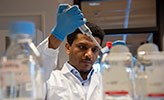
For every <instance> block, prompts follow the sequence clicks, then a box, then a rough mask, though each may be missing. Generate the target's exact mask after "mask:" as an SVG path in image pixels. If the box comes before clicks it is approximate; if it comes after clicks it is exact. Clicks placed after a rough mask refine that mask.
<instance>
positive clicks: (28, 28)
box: [9, 21, 35, 37]
mask: <svg viewBox="0 0 164 100" xmlns="http://www.w3.org/2000/svg"><path fill="white" fill-rule="evenodd" d="M9 34H29V35H31V36H32V37H33V36H34V34H35V24H34V23H33V22H30V21H16V22H13V23H11V24H10V25H9Z"/></svg>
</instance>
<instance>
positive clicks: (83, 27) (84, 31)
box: [79, 24, 103, 53]
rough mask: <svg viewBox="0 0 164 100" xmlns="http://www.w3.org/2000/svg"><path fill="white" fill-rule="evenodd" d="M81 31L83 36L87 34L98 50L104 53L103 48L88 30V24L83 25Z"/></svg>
mask: <svg viewBox="0 0 164 100" xmlns="http://www.w3.org/2000/svg"><path fill="white" fill-rule="evenodd" d="M79 29H80V31H81V32H82V33H83V34H86V35H87V36H89V37H90V38H91V40H92V41H93V42H94V43H95V44H96V45H97V46H98V48H99V49H100V51H101V53H103V51H102V48H101V46H100V44H99V43H98V42H97V41H96V39H95V38H94V37H93V35H92V32H91V30H90V29H89V28H88V26H87V25H86V24H84V25H82V26H80V27H79Z"/></svg>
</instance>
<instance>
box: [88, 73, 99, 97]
mask: <svg viewBox="0 0 164 100" xmlns="http://www.w3.org/2000/svg"><path fill="white" fill-rule="evenodd" d="M98 85H99V79H98V77H97V75H96V74H95V73H93V75H92V77H91V83H90V85H89V89H88V94H87V100H90V97H91V96H92V93H93V91H94V90H95V88H96V87H97V86H98Z"/></svg>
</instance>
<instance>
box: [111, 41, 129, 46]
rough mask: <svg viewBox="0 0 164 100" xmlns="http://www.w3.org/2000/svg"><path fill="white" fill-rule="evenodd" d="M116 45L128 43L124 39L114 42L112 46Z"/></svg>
mask: <svg viewBox="0 0 164 100" xmlns="http://www.w3.org/2000/svg"><path fill="white" fill-rule="evenodd" d="M116 45H126V43H125V41H123V40H116V41H114V42H113V43H112V46H116Z"/></svg>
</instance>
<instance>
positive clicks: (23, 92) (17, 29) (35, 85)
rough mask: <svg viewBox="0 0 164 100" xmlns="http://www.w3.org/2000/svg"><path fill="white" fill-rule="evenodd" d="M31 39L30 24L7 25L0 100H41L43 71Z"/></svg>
mask: <svg viewBox="0 0 164 100" xmlns="http://www.w3.org/2000/svg"><path fill="white" fill-rule="evenodd" d="M34 35H35V24H34V23H32V22H28V21H17V22H14V23H11V24H10V26H9V36H10V41H11V42H10V45H9V47H8V48H7V50H6V51H5V54H4V56H3V57H1V62H0V100H43V98H44V87H43V81H44V79H43V72H44V70H43V66H42V64H41V62H42V61H41V56H40V53H39V52H38V50H37V48H36V46H35V45H34V43H33V42H32V37H33V36H34Z"/></svg>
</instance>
